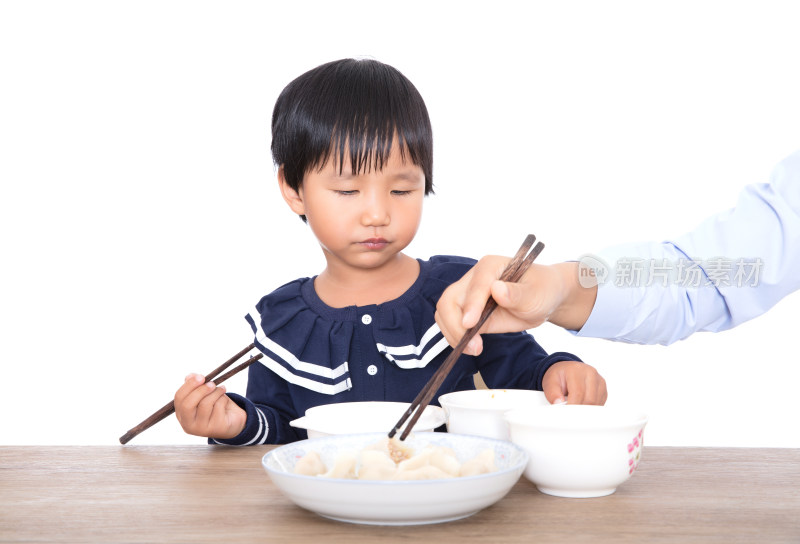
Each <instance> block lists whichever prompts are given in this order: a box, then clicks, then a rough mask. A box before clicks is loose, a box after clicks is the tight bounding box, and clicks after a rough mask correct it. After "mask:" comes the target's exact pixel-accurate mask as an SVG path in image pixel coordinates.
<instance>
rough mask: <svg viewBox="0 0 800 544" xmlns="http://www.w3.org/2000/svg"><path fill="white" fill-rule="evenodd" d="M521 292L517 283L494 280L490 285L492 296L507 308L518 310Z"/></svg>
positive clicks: (521, 296) (520, 302)
mask: <svg viewBox="0 0 800 544" xmlns="http://www.w3.org/2000/svg"><path fill="white" fill-rule="evenodd" d="M523 294H524V293H523V291H522V287H521V286H520V285H519V284H517V283H512V282H505V281H496V282H495V283H494V285H492V298H494V300H495V302H497V304H498V305H500V306H502V307H503V308H505V309H507V310H519V309H520V306H521V305H522V299H523Z"/></svg>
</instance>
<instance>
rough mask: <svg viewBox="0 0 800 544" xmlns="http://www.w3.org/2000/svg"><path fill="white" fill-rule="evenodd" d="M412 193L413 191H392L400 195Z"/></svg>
mask: <svg viewBox="0 0 800 544" xmlns="http://www.w3.org/2000/svg"><path fill="white" fill-rule="evenodd" d="M411 193H412V191H392V194H393V195H399V196H404V195H410V194H411Z"/></svg>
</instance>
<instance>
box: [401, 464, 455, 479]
mask: <svg viewBox="0 0 800 544" xmlns="http://www.w3.org/2000/svg"><path fill="white" fill-rule="evenodd" d="M452 477H453V475H452V474H448V473H446V472H445V471H443V470H442V469H440V468H438V467H435V466H433V465H425V466H421V467H418V468H414V469H410V470H400V469H398V470H397V472H395V474H394V478H393V479H394V480H439V479H442V478H452Z"/></svg>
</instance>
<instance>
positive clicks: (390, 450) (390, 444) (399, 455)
mask: <svg viewBox="0 0 800 544" xmlns="http://www.w3.org/2000/svg"><path fill="white" fill-rule="evenodd" d="M364 449H365V450H378V451H382V452H383V453H385V454H386V455H388V456H389V458H390V459H391V460H392V461H394V462H395V463H399V462H401V461H404V460H405V459H409V458H410V457H411V456H412V455H414V450H413V449H412V448H411V447H410V446H407V445H406V443H405V442H401V441H400V440H399V439H398V438H397V437H394V438H389V437H386V438H382V439H381V440H378V441H377V442H375V443H374V444H370V445H369V446H367V447H366V448H364Z"/></svg>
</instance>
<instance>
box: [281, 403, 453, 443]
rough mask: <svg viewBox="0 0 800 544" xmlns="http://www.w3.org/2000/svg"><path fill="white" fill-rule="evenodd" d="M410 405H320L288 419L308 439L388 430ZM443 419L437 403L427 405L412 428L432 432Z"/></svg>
mask: <svg viewBox="0 0 800 544" xmlns="http://www.w3.org/2000/svg"><path fill="white" fill-rule="evenodd" d="M410 405H411V403H408V402H382V401H367V402H339V403H334V404H322V405H320V406H314V407H313V408H309V409H308V410H306V415H305V416H303V417H301V418H298V419H295V420H294V421H290V422H289V425H291V426H292V427H298V428H300V429H305V430H306V432H307V433H308V437H309V438H319V437H322V436H331V435H337V434H357V433H377V432H385V433H388V432H389V430H390V429H391V428H392V427H393V426H394V424H395V423H397V421H398V420H399V419H400V417H401V416H402V415H403V412H405V411H406V410H408V407H409V406H410ZM445 420H446V417H445V415H444V410H442V409H441V408H439V407H438V406H427V407H426V408H425V411H424V412H422V415H421V416H420V418H419V420H418V421H417V423H416V424H415V425H414V429H413V430H414V432H415V433H421V432H426V431H433V430H434V429H436V428H437V427H441V426H442V425H444V423H445ZM403 428H405V427H403ZM401 430H402V429H401Z"/></svg>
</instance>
